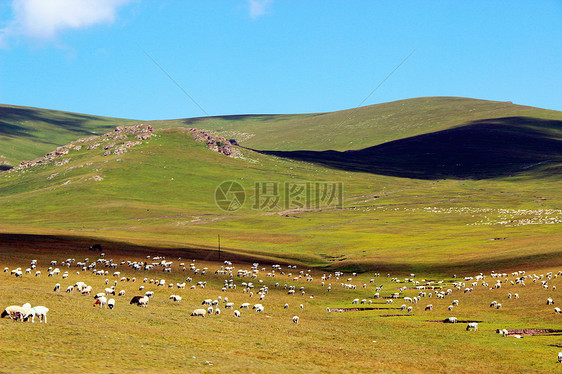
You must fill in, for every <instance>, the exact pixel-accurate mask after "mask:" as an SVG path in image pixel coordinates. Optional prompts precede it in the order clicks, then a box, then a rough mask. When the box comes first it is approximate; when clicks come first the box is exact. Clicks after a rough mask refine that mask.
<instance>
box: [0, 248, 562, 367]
mask: <svg viewBox="0 0 562 374" xmlns="http://www.w3.org/2000/svg"><path fill="white" fill-rule="evenodd" d="M178 262H179V267H175V269H177V270H176V271H181V272H183V273H184V274H187V275H188V276H187V277H186V278H185V281H183V282H182V283H179V282H175V283H174V282H167V281H166V280H165V279H151V278H149V277H148V276H146V277H143V279H142V280H139V282H138V284H140V286H139V287H138V290H139V293H141V295H135V296H133V297H132V299H131V300H130V302H129V304H131V305H138V306H139V307H144V308H147V307H148V305H149V302H150V300H151V299H152V298H153V297H154V295H155V292H158V293H164V290H166V289H168V290H169V289H175V290H177V293H183V294H184V296H183V297H182V296H181V295H179V294H176V293H174V294H171V295H170V296H169V297H166V298H167V299H169V300H171V302H173V303H178V304H180V303H181V301H182V299H183V298H185V297H186V291H181V290H184V289H186V288H189V289H195V288H200V289H204V288H205V287H206V285H207V282H206V281H205V280H203V279H205V275H206V274H208V273H209V269H208V268H206V267H203V268H198V267H197V265H196V261H195V260H194V261H193V262H191V263H190V264H189V265H187V266H186V265H185V264H184V263H183V262H181V258H178ZM173 264H174V262H173V261H168V260H166V259H165V258H164V257H160V256H156V257H150V256H147V258H146V260H144V261H125V260H124V261H120V262H119V263H117V262H114V261H113V260H106V259H105V257H104V256H103V254H102V255H101V257H100V258H98V259H97V260H95V261H90V260H89V259H88V258H86V259H84V260H83V261H79V262H76V261H75V260H74V259H66V260H65V261H62V262H60V263H58V262H57V261H54V260H53V261H51V263H50V267H49V268H48V269H47V273H48V276H49V277H54V278H55V277H60V278H62V279H63V280H64V279H67V278H69V277H70V275H71V274H70V268H71V267H74V268H75V271H72V273H75V275H74V274H73V275H72V277H73V278H74V277H78V278H79V277H80V275H81V272H82V273H84V272H90V273H92V274H95V275H98V276H103V277H104V278H105V277H109V276H110V275H111V276H112V277H113V281H112V282H111V283H113V284H112V285H111V286H110V285H109V284H110V279H109V278H105V282H104V283H105V284H104V285H101V286H100V285H97V286H96V288H97V287H99V289H100V292H97V293H94V287H93V286H92V285H87V284H86V283H85V282H83V281H77V282H75V283H74V284H71V285H69V286H68V287H67V288H66V293H74V292H75V291H76V292H77V293H80V294H82V295H89V296H91V295H92V294H94V302H93V306H94V307H96V306H99V307H100V308H109V309H113V308H115V304H116V301H115V298H116V297H123V296H125V293H126V292H125V290H124V289H121V290H120V291H117V288H118V287H117V286H118V285H119V282H136V281H137V280H136V277H130V276H121V271H119V270H118V269H121V268H127V269H128V270H127V274H135V275H139V274H144V275H150V274H155V273H156V272H157V271H160V272H161V274H162V275H164V274H167V273H171V272H172V269H173V268H174V267H173ZM57 265H58V267H57ZM36 268H37V261H36V260H32V261H31V263H30V265H29V267H28V268H26V269H25V270H24V271H22V269H21V268H16V269H13V270H11V271H10V269H9V268H4V272H5V273H8V272H10V274H12V275H14V276H15V277H24V276H25V275H30V276H31V274H32V271H35V276H37V277H39V276H41V271H39V270H36ZM60 268H63V269H65V271H64V272H62V271H61V270H60ZM295 269H296V266H291V265H289V266H286V268H283V267H282V266H281V265H273V266H272V267H271V269H266V268H265V267H260V266H259V264H258V263H254V264H252V266H250V268H249V269H237V268H236V267H235V266H233V264H232V263H231V262H229V261H224V263H222V264H220V268H218V269H217V270H216V271H215V272H214V274H215V275H216V276H217V277H223V278H224V284H223V286H222V288H221V291H222V292H223V294H222V295H221V296H218V297H216V298H207V299H204V300H202V302H201V305H202V307H199V308H196V309H195V310H193V311H192V312H191V313H190V315H191V316H193V317H206V316H208V315H214V316H220V315H221V314H222V313H223V311H226V310H227V309H230V310H231V313H232V314H231V315H233V316H234V317H235V318H239V317H240V316H241V312H240V310H242V309H246V310H248V311H249V310H250V307H251V309H252V310H253V311H254V312H256V313H263V312H264V311H265V306H264V304H263V303H264V302H265V300H266V296H267V295H268V292H269V287H268V286H266V285H265V283H264V279H263V277H264V276H265V277H271V278H275V277H277V278H276V279H279V278H281V279H285V281H286V282H287V283H285V284H283V285H281V284H280V283H279V282H275V284H274V287H275V288H277V289H283V290H285V291H286V294H287V295H297V294H300V295H301V296H305V294H306V291H305V287H304V286H296V285H295V284H298V283H300V284H303V282H304V283H306V282H312V281H313V280H314V278H313V275H312V273H311V270H301V271H296V270H295ZM560 275H562V271H560V272H558V273H556V274H554V273H552V272H548V273H546V274H540V275H536V274H532V275H528V274H526V273H525V271H516V272H512V273H510V274H506V273H495V272H492V273H491V274H489V275H484V274H483V273H480V274H477V275H474V276H466V277H463V278H457V277H456V276H453V277H452V279H449V280H440V281H436V280H434V281H430V280H424V279H421V280H418V279H417V278H416V276H415V274H410V275H409V276H408V277H405V278H404V279H399V278H390V274H387V275H386V276H387V277H388V278H389V279H390V281H391V283H395V284H396V289H394V290H389V291H386V290H384V291H383V285H382V284H380V285H378V286H377V285H376V284H375V283H378V282H375V280H376V279H377V278H378V277H380V274H378V273H375V274H374V277H373V278H372V279H371V280H370V283H371V284H372V285H371V286H368V285H367V284H366V283H365V284H362V288H363V289H365V293H367V292H368V290H367V289H368V288H369V287H374V291H375V293H374V294H373V296H372V297H366V298H363V299H360V298H355V299H353V300H352V302H351V303H352V305H353V304H372V303H373V300H378V299H382V300H384V303H385V304H393V303H394V301H399V300H400V299H402V302H403V303H402V305H401V306H400V308H399V309H400V310H401V311H403V312H406V313H414V308H415V306H416V304H418V303H421V302H422V300H423V299H427V300H429V299H432V298H433V299H436V300H440V299H447V298H452V295H453V294H461V296H462V295H463V294H467V293H470V292H472V291H473V290H474V289H476V288H478V287H480V288H483V289H486V290H490V291H496V293H495V294H496V295H497V290H498V289H501V288H502V287H503V286H505V285H511V286H516V287H520V289H521V291H519V293H521V292H524V290H525V288H524V287H525V286H526V283H529V282H532V283H535V284H540V285H541V287H543V288H544V289H551V290H553V291H554V290H556V286H555V285H551V281H552V280H553V279H556V278H557V277H558V276H560ZM355 276H357V274H355V273H353V274H352V276H351V277H350V276H349V275H346V274H344V273H342V272H334V273H330V274H323V275H322V276H321V280H320V286H321V287H322V288H323V289H325V292H331V291H332V289H333V287H340V288H341V289H342V290H354V291H355V292H357V290H358V286H359V287H361V285H358V284H356V283H357V282H354V277H355ZM196 277H199V278H201V280H200V281H194V278H196ZM270 283H273V281H272V282H270ZM291 283H293V284H291ZM149 284H151V285H154V286H156V290H157V291H144V289H145V285H149ZM188 285H189V286H188ZM102 288H103V291H101V289H102ZM60 290H61V287H60V283H56V284H55V286H54V289H53V291H54V292H61V291H60ZM237 290H238V291H237ZM396 290H397V291H398V292H394V291H396ZM407 290H410V291H411V292H409V293H410V294H411V293H412V292H414V293H415V292H417V295H415V296H412V295H410V296H405V295H404V293H405V291H407ZM226 291H229V292H226ZM143 292H144V293H143ZM236 292H238V294H239V295H240V294H242V295H243V297H250V298H251V297H254V296H255V297H254V298H255V299H256V298H257V299H259V302H255V303H250V302H243V303H240V304H239V307H238V308H236V305H235V303H234V302H233V301H230V300H229V295H234V294H236ZM519 293H512V292H510V293H507V294H506V295H505V297H506V299H513V300H515V299H518V298H519ZM254 294H255V295H254ZM381 294H383V296H381ZM307 296H308V295H307ZM306 298H307V297H304V298H303V299H304V300H306ZM308 298H314V296H312V295H311V296H308ZM459 298H460V297H459ZM546 304H547V305H553V304H554V299H553V298H552V297H549V298H548V299H547V300H546ZM459 305H460V302H459V299H458V298H454V300H452V301H451V302H450V304H449V305H448V307H447V311H448V312H452V311H453V310H456V308H458V307H459ZM279 307H280V306H279ZM489 307H490V308H494V309H500V308H502V304H501V303H499V302H498V301H496V300H493V301H492V302H490V304H489ZM221 308H222V309H221ZM288 308H289V305H288V304H287V303H285V304H284V305H283V309H288ZM300 309H301V310H303V309H304V305H303V304H302V303H301V304H300ZM365 309H368V308H365ZM433 309H434V306H433V303H426V305H425V306H424V307H423V310H424V312H429V311H432V310H433ZM327 310H328V311H331V309H330V308H327ZM350 310H358V309H350ZM48 311H49V309H48V308H46V307H44V306H35V307H31V305H30V304H28V303H27V304H24V305H23V306H17V305H11V306H8V307H7V308H5V310H4V312H3V313H2V318H4V317H9V318H11V319H13V320H15V321H27V320H29V319H31V322H34V318H35V316H37V317H38V318H39V321H40V322H44V323H47V313H48ZM338 311H343V309H340V310H338ZM554 312H555V313H557V314H560V313H562V310H561V309H560V308H558V307H554ZM299 319H300V318H299V316H297V315H293V316H292V317H291V321H292V322H293V323H294V324H299ZM443 322H445V323H457V322H458V319H457V317H448V318H446V319H445V320H444V321H443ZM466 330H467V331H477V330H478V322H477V321H469V322H468V324H467V326H466ZM496 331H497V332H498V333H499V334H501V335H502V336H513V337H515V338H521V337H522V336H521V335H519V334H511V333H510V331H509V330H506V329H497V330H496ZM558 360H559V362H562V352H560V354H559V356H558Z"/></svg>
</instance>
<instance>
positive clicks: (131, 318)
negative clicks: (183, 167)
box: [0, 240, 562, 373]
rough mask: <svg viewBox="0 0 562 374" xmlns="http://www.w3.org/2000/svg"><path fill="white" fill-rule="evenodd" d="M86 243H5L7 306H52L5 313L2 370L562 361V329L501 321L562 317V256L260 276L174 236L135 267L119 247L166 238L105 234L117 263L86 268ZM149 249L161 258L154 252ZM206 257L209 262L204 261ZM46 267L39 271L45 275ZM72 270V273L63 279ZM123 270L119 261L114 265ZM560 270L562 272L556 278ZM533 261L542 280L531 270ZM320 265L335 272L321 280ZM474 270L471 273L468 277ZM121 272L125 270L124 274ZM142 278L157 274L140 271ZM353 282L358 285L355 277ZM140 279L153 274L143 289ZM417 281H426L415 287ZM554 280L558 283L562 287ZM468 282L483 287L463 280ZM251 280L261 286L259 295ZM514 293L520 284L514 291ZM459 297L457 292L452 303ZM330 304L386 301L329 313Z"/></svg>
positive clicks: (545, 367) (502, 365)
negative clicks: (436, 269) (146, 297)
mask: <svg viewBox="0 0 562 374" xmlns="http://www.w3.org/2000/svg"><path fill="white" fill-rule="evenodd" d="M83 245H84V243H81V242H67V243H63V242H53V241H48V240H46V241H44V242H43V244H42V243H41V241H32V240H29V241H26V240H20V241H17V242H14V243H11V244H8V245H6V244H5V245H2V246H1V247H0V269H3V268H4V267H7V268H8V271H7V272H2V273H0V279H1V282H0V307H1V308H5V307H6V306H8V305H14V304H16V305H22V304H24V303H25V302H29V303H31V304H32V305H33V306H38V305H43V306H46V307H48V308H49V309H50V311H49V313H48V323H46V324H43V323H38V321H37V320H36V321H35V323H33V324H32V323H30V322H29V321H28V322H16V321H12V320H10V319H8V318H5V319H2V320H0V331H1V333H2V337H3V338H2V340H1V341H0V354H1V356H2V372H15V371H22V370H25V371H28V372H37V373H40V372H54V371H63V370H64V371H74V372H98V373H100V372H101V373H106V372H107V373H110V372H120V373H127V372H155V371H161V370H165V371H166V372H186V371H196V372H217V371H229V372H244V373H245V372H248V373H250V372H258V371H259V372H295V371H300V372H395V373H404V372H408V373H427V372H433V373H450V372H458V373H474V372H499V373H508V372H509V373H523V372H524V373H552V372H555V371H556V370H558V368H559V367H558V365H560V364H558V362H557V354H558V352H559V351H560V348H559V347H558V346H557V345H561V344H562V342H561V341H560V335H559V334H560V332H551V333H546V334H537V335H524V337H523V338H522V339H517V338H514V337H513V335H514V334H516V333H520V331H512V332H511V335H510V336H508V337H502V336H501V335H499V334H497V333H496V332H495V330H496V329H498V328H500V329H509V330H518V329H552V330H559V331H560V330H562V323H561V322H560V318H562V315H561V314H555V313H554V307H555V306H557V305H559V303H560V299H559V292H560V289H561V288H560V287H562V283H561V282H562V277H558V276H557V274H558V269H557V268H552V267H548V266H547V267H543V268H540V269H533V268H521V267H507V268H504V269H496V272H500V271H501V272H505V273H506V274H505V275H502V276H501V277H493V276H492V275H491V273H490V272H486V273H485V278H483V279H482V280H476V279H475V278H474V277H475V276H476V275H478V274H479V272H468V273H464V274H462V273H458V274H456V275H457V277H456V278H453V276H454V275H453V273H448V272H445V273H442V274H431V275H429V274H428V275H426V274H419V273H418V274H415V277H413V276H412V275H410V274H408V273H390V274H389V276H387V273H386V272H382V273H381V274H380V276H378V274H377V273H375V272H367V273H364V274H358V275H352V274H351V273H346V274H341V275H340V276H339V277H337V276H336V274H335V273H333V272H321V271H317V270H314V269H308V268H307V267H303V266H297V267H296V268H295V269H289V268H287V266H285V265H282V268H281V269H277V270H276V269H273V268H272V266H271V265H266V264H260V265H258V267H257V269H258V271H257V272H255V273H254V274H255V278H251V277H249V276H247V277H239V276H237V272H238V270H242V269H243V270H248V271H250V270H251V269H250V267H251V266H252V265H251V264H250V263H244V262H240V261H234V263H233V264H232V266H233V267H234V269H233V270H232V272H233V274H232V277H231V276H230V275H228V274H216V273H215V271H216V270H219V269H220V268H221V267H223V268H224V267H225V266H226V265H225V264H224V263H221V262H209V261H205V260H196V261H194V262H193V263H194V266H195V268H197V269H199V271H198V272H197V273H196V272H195V271H194V270H191V269H190V263H192V259H190V258H182V259H181V260H180V259H178V258H177V256H178V254H181V251H177V250H175V251H170V252H169V256H167V257H166V260H167V261H173V264H172V265H171V269H172V270H171V272H170V273H165V272H163V271H162V270H163V267H161V266H156V267H155V268H154V269H153V270H150V271H147V270H132V268H131V267H129V266H127V265H125V264H122V263H121V261H148V262H149V263H152V262H160V261H161V259H160V258H158V259H154V258H153V256H162V255H164V254H166V250H162V249H150V248H145V249H139V248H132V247H131V248H130V249H127V248H123V247H119V248H117V247H114V246H113V247H112V246H111V245H107V246H106V244H104V251H105V252H104V253H105V257H103V259H104V260H107V261H109V260H112V261H113V263H116V264H117V265H118V266H117V268H116V269H114V268H109V267H105V266H104V265H103V263H101V262H98V263H97V264H98V265H97V268H96V269H94V270H89V271H83V270H82V269H81V268H80V267H77V266H76V262H82V261H84V260H85V258H88V259H89V261H88V264H90V263H93V262H96V260H98V259H99V258H100V257H99V252H93V251H88V250H84V249H82V248H84V246H83ZM146 255H149V256H151V258H150V259H147V258H146ZM223 256H225V255H224V254H223ZM226 258H227V259H228V255H226ZM32 259H36V260H38V266H37V268H36V269H33V270H32V271H31V273H30V274H24V275H23V277H21V278H16V277H15V276H14V275H12V274H11V270H14V269H16V268H17V267H21V268H22V271H24V272H25V269H26V268H28V267H29V265H30V262H31V260H32ZM66 259H72V260H71V262H70V267H68V268H67V267H66V266H63V264H62V262H64V261H65V260H66ZM224 259H225V257H223V260H224ZM52 260H55V261H57V265H54V266H52V267H53V268H55V267H58V268H59V269H60V270H61V273H60V274H59V275H54V276H52V277H49V276H48V273H49V270H48V269H47V268H48V267H49V266H50V262H51V261H52ZM182 262H183V263H185V266H186V270H185V271H184V270H182V266H181V265H180V264H181V263H182ZM204 268H207V271H206V273H205V274H204V275H203V274H201V271H202V270H203V269H204ZM100 269H101V270H104V271H107V272H108V273H107V275H95V274H94V273H93V271H95V270H100ZM38 270H39V271H41V275H40V276H39V277H36V276H35V272H36V271H38ZM309 270H310V272H309ZM519 270H526V273H525V275H526V276H527V279H526V280H525V283H526V285H525V286H522V285H521V284H513V285H512V284H511V282H512V281H514V283H515V279H516V278H519V277H521V275H520V274H518V275H517V276H514V275H512V274H511V273H512V272H513V271H519ZM65 271H68V278H66V279H63V278H62V274H63V273H64V272H65ZM115 271H119V272H120V274H119V275H118V276H114V275H113V272H115ZM550 271H552V272H553V274H552V278H551V279H548V276H547V274H548V272H550ZM306 274H310V275H311V280H310V281H307V280H306ZM299 275H302V277H299ZM535 275H536V277H538V280H537V281H536V282H533V279H534V276H535ZM322 276H326V277H328V278H327V279H326V280H322ZM465 276H471V277H473V278H472V279H467V280H464V277H465ZM122 277H126V278H129V281H126V280H121V278H122ZM133 277H134V278H136V281H135V282H133V281H132V278H133ZM188 277H189V278H191V280H192V281H191V282H187V287H186V288H185V289H179V288H177V287H176V283H183V282H185V281H186V279H187V278H188ZM144 278H147V280H148V282H143V279H144ZM106 279H107V280H108V285H106V283H105V280H106ZM160 279H165V281H166V286H163V287H161V286H156V285H155V283H153V282H151V280H160ZM396 279H398V280H399V281H400V282H399V283H398V282H397V281H396ZM408 279H409V280H408ZM225 280H232V281H233V284H235V285H236V286H237V287H236V289H232V288H227V289H226V290H221V288H222V287H223V285H224V281H225ZM498 280H501V282H502V283H501V288H499V289H490V288H491V287H492V286H493V285H494V284H496V282H497V281H498ZM77 281H83V282H85V283H86V284H88V285H91V286H92V287H93V291H92V294H91V295H89V296H88V295H81V294H80V293H79V292H78V291H77V290H74V292H73V293H66V292H64V290H65V289H66V288H67V286H72V285H74V284H75V283H76V282H77ZM542 281H547V285H548V286H547V288H545V287H543V285H541V282H542ZM198 282H206V286H205V287H204V288H202V287H200V286H195V285H196V284H197V283H198ZM248 282H252V283H253V284H254V287H253V289H250V290H248V292H244V291H243V289H244V288H245V287H244V286H243V285H242V283H248ZM322 282H323V283H322ZM414 282H419V283H414ZM473 282H476V284H475V285H473V284H472V283H473ZM55 283H59V284H60V285H61V290H60V291H59V292H55V291H53V287H54V285H55ZM114 283H115V284H116V287H115V289H116V291H117V292H118V291H119V290H125V296H113V295H108V298H115V299H116V304H115V305H116V306H115V308H114V309H113V310H109V309H100V308H97V307H95V308H94V307H93V306H92V305H93V302H94V298H93V295H94V294H96V293H98V292H103V290H104V288H106V287H109V286H112V285H113V284H114ZM484 283H487V285H483V284H484ZM168 284H172V285H173V287H171V288H170V287H168ZM276 284H278V285H277V286H276ZM343 284H346V285H354V286H355V287H356V288H355V289H349V288H346V287H344V286H343ZM455 284H456V285H457V286H458V287H455ZM141 285H142V286H144V287H145V288H144V290H142V291H140V290H139V287H140V286H141ZM285 285H287V287H290V286H294V287H295V288H296V293H295V295H288V292H287V289H285V287H284V286H285ZM191 286H195V287H194V288H191ZM263 286H266V287H267V288H268V292H267V294H266V295H265V298H264V299H263V300H261V301H260V300H259V292H258V291H259V289H260V288H261V287H263ZM421 286H423V288H424V289H416V287H418V288H421ZM553 286H557V287H558V289H557V290H554V289H553ZM301 287H304V289H303V290H304V295H303V294H302V293H301V291H300V288H301ZM329 287H330V290H329ZM377 288H378V289H379V290H377ZM466 288H472V289H473V291H472V292H464V290H465V289H466ZM448 289H450V290H451V294H450V295H447V296H445V297H444V298H443V299H437V298H436V294H437V293H438V292H446V291H447V290H448ZM146 291H153V292H154V297H153V298H152V299H150V301H149V303H148V306H147V308H141V307H138V306H136V305H130V304H129V301H130V300H131V298H132V296H134V295H143V294H144V292H146ZM249 291H253V292H252V296H250V292H249ZM420 292H425V296H423V297H421V298H420V301H419V302H417V303H410V302H408V301H405V300H404V297H410V298H413V297H416V296H418V295H420ZM375 293H378V294H379V295H378V296H379V297H378V298H375V297H374V295H375ZM394 293H399V297H398V298H396V299H392V300H393V302H392V303H390V304H389V303H388V300H390V297H391V296H392V295H393V294H394ZM510 293H511V294H512V298H508V294H510ZM515 293H517V294H518V296H519V298H518V299H516V298H515V296H514V295H515ZM172 294H176V295H180V296H181V297H182V301H181V302H180V303H176V302H173V301H172V300H170V299H169V296H170V295H172ZM430 295H431V296H430ZM219 297H221V298H223V300H222V301H220V302H219V308H220V309H221V314H220V315H218V316H217V315H211V316H207V317H206V318H200V317H190V316H189V315H190V313H191V312H192V311H193V310H194V309H197V308H200V307H201V303H202V301H203V300H204V299H213V300H218V298H219ZM225 297H228V300H229V302H234V308H235V309H238V310H240V312H241V317H240V318H235V317H234V313H233V311H232V310H230V309H226V308H225V303H224V298H225ZM549 297H551V298H553V299H554V301H555V304H554V305H546V299H547V298H549ZM354 299H359V300H362V299H365V303H364V304H362V303H361V301H359V304H352V301H353V300H354ZM453 300H458V301H459V304H458V306H454V307H453V310H452V311H449V310H448V307H449V305H451V304H452V302H453ZM494 300H495V301H497V302H499V303H501V304H502V307H501V309H497V308H490V307H489V305H490V303H491V302H492V301H494ZM246 302H248V303H250V304H251V305H253V304H256V303H261V304H263V306H264V309H265V310H264V312H263V313H256V312H255V311H254V310H252V309H251V306H250V309H249V310H247V309H240V306H241V304H242V303H246ZM285 304H288V305H289V307H288V309H285V308H284V305H285ZM300 304H302V305H303V309H302V310H301V308H300V306H299V305H300ZM403 304H405V305H407V306H412V307H413V310H412V311H411V312H407V311H403V310H400V306H401V305H403ZM428 304H432V305H433V310H431V311H425V310H424V309H425V307H426V305H428ZM327 308H332V309H338V308H376V309H372V310H364V311H350V312H344V313H339V312H336V311H333V312H331V313H329V312H327ZM295 315H297V316H299V318H300V319H299V323H298V324H294V323H293V322H292V317H293V316H295ZM452 316H454V317H457V318H458V320H459V321H478V322H479V327H478V331H476V332H472V331H466V326H467V322H459V323H457V324H446V323H441V321H443V320H444V319H446V318H448V317H452Z"/></svg>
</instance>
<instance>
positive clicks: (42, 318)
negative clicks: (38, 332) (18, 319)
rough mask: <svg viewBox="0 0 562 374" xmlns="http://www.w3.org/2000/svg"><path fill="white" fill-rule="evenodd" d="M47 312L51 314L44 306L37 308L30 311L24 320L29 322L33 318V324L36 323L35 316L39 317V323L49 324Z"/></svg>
mask: <svg viewBox="0 0 562 374" xmlns="http://www.w3.org/2000/svg"><path fill="white" fill-rule="evenodd" d="M47 312H49V309H48V308H45V307H44V306H35V307H33V308H31V309H29V310H28V311H27V313H26V314H25V315H24V316H23V318H24V319H25V320H27V319H28V318H29V317H31V323H35V316H39V323H41V322H44V323H47Z"/></svg>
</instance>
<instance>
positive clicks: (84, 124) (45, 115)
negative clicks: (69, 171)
mask: <svg viewBox="0 0 562 374" xmlns="http://www.w3.org/2000/svg"><path fill="white" fill-rule="evenodd" d="M132 123H133V121H130V120H123V119H117V118H107V117H99V116H91V115H87V114H78V113H69V112H61V111H57V110H48V109H39V108H28V107H19V106H13V105H0V157H1V158H0V164H1V163H2V161H4V162H5V163H7V164H9V165H12V166H16V165H17V164H19V163H20V162H22V161H24V160H33V159H35V158H37V157H39V156H42V155H44V154H46V153H47V152H50V151H52V150H54V149H55V148H56V147H58V146H62V145H64V144H67V143H70V142H71V141H73V140H76V139H78V138H84V137H87V136H91V135H100V134H103V133H105V132H107V131H110V130H112V129H113V128H115V127H116V126H123V125H128V124H132ZM2 156H3V157H2ZM1 166H2V165H0V167H1ZM0 170H2V169H0Z"/></svg>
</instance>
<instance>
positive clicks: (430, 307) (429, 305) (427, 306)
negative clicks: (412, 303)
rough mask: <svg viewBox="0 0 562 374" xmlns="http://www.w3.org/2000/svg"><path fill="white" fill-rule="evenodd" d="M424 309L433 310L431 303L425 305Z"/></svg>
mask: <svg viewBox="0 0 562 374" xmlns="http://www.w3.org/2000/svg"><path fill="white" fill-rule="evenodd" d="M424 310H425V311H428V310H433V305H432V304H428V305H426V307H425V309H424Z"/></svg>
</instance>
